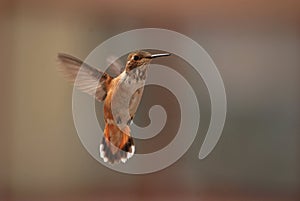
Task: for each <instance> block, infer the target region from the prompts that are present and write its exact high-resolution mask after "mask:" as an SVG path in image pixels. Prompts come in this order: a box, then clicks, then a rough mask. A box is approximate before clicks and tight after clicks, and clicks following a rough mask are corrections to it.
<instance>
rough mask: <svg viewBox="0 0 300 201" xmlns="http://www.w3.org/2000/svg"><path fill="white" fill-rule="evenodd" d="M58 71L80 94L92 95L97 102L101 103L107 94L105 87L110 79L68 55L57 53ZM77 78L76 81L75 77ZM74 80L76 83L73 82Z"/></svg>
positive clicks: (105, 74)
mask: <svg viewBox="0 0 300 201" xmlns="http://www.w3.org/2000/svg"><path fill="white" fill-rule="evenodd" d="M58 61H59V64H60V65H59V71H61V72H62V73H63V75H64V77H65V78H66V79H67V80H68V81H70V82H72V83H73V84H74V85H75V87H76V88H77V89H79V90H81V91H82V92H85V93H87V94H89V95H92V96H94V97H95V99H97V100H98V101H103V100H104V99H105V98H106V94H107V85H108V83H109V82H110V81H111V79H112V78H111V77H110V76H109V75H108V74H107V73H103V72H101V71H99V70H98V69H97V68H93V67H91V66H89V65H88V64H86V63H84V62H83V61H81V60H80V59H77V58H76V57H73V56H71V55H68V54H64V53H59V54H58ZM78 73H79V76H78V78H77V80H76V77H77V75H78ZM75 80H76V82H75Z"/></svg>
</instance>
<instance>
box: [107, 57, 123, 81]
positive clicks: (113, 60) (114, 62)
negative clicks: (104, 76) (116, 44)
mask: <svg viewBox="0 0 300 201" xmlns="http://www.w3.org/2000/svg"><path fill="white" fill-rule="evenodd" d="M106 62H107V64H109V68H107V71H106V72H107V73H109V75H110V76H112V77H117V76H118V75H120V74H121V73H122V72H123V70H124V67H123V65H122V64H121V62H120V60H119V59H118V58H117V57H116V56H110V57H108V58H107V59H106Z"/></svg>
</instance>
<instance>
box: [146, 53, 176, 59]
mask: <svg viewBox="0 0 300 201" xmlns="http://www.w3.org/2000/svg"><path fill="white" fill-rule="evenodd" d="M170 55H171V54H170V53H162V54H152V55H151V56H149V57H148V58H150V59H153V58H157V57H166V56H170Z"/></svg>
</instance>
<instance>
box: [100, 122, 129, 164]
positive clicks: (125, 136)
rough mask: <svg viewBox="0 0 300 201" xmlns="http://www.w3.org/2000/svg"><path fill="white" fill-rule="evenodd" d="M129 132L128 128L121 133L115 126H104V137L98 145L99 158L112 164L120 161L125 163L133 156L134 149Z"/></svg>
mask: <svg viewBox="0 0 300 201" xmlns="http://www.w3.org/2000/svg"><path fill="white" fill-rule="evenodd" d="M129 132H130V129H129V127H126V128H125V129H124V130H123V131H122V130H120V129H119V128H118V126H117V125H114V124H106V126H105V129H104V137H103V139H102V142H101V144H100V157H101V158H103V160H104V162H109V163H111V164H113V163H119V162H120V161H122V162H123V163H125V162H126V161H127V159H129V158H131V157H132V156H133V154H134V151H135V147H134V144H133V138H132V137H131V136H130V135H129Z"/></svg>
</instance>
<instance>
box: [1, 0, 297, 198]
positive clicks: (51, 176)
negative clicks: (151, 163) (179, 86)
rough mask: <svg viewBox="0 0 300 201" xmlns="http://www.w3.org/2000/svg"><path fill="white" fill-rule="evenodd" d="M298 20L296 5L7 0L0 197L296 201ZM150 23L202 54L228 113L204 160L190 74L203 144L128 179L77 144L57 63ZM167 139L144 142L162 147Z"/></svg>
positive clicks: (202, 93)
mask: <svg viewBox="0 0 300 201" xmlns="http://www.w3.org/2000/svg"><path fill="white" fill-rule="evenodd" d="M299 23H300V3H299V1H296V0H286V1H258V0H254V1H246V0H244V1H242V0H241V1H237V0H228V1H216V0H213V1H204V0H203V1H192V0H185V1H158V0H151V1H137V0H134V1H105V0H103V1H97V2H92V1H77V2H73V1H58V0H54V1H49V2H42V1H34V0H29V1H25V0H24V1H23V0H15V1H5V0H4V1H3V0H2V1H1V2H0V26H1V32H0V58H1V64H2V65H1V68H0V91H1V99H0V100H1V101H0V109H1V110H0V111H1V113H0V122H1V123H0V125H1V127H0V128H1V130H0V132H1V133H0V136H1V140H0V200H1V201H2V200H5V201H6V200H7V201H9V200H13V201H15V200H16V201H19V200H20V201H21V200H22V201H23V200H216V201H222V200H284V201H285V200H298V199H299V187H300V174H299V173H300V167H299V165H300V151H299V148H300V139H299V138H300V137H299V131H300V127H299V119H300V118H299V117H300V116H299V115H300V112H299V101H300V94H299V92H300V90H299V86H300V85H299V84H300V78H299V75H300V73H299V72H300V59H299V58H300V57H299V53H300V36H299V30H300V29H299ZM145 27H157V28H167V29H172V30H174V31H178V32H180V33H183V34H186V35H187V36H189V37H191V38H193V39H194V40H195V41H197V42H198V43H199V44H201V45H202V46H203V47H204V48H205V49H206V51H207V52H208V53H209V54H210V56H211V57H212V58H213V60H214V61H215V63H216V65H217V66H218V69H219V71H220V73H221V75H222V77H223V79H224V83H225V87H226V92H227V98H228V114H227V121H226V125H225V128H224V132H223V135H222V137H221V139H220V141H219V143H218V145H217V147H216V148H215V149H214V151H213V152H212V153H211V154H210V155H209V157H208V158H206V159H205V160H202V161H200V160H198V159H197V154H198V152H199V148H200V145H201V143H202V141H203V137H204V135H205V131H206V129H207V125H208V121H209V118H210V116H209V109H207V108H209V98H208V94H207V91H206V88H205V86H204V85H203V83H202V82H200V83H198V85H199V86H198V85H197V82H196V81H197V80H198V79H197V78H196V77H193V73H191V72H189V71H188V70H186V71H183V72H182V73H185V76H187V78H188V79H189V80H190V81H191V82H192V83H193V82H195V83H196V86H195V85H194V87H195V88H196V89H197V95H198V97H200V100H201V101H200V108H201V110H202V111H203V113H201V117H202V118H203V121H202V122H201V128H200V131H199V134H198V137H197V139H196V141H195V142H194V143H193V145H192V147H191V148H190V149H189V151H188V152H187V153H186V154H185V155H184V157H182V158H181V159H180V160H179V161H178V162H176V163H175V164H173V165H172V166H171V167H169V168H167V169H165V170H162V171H160V172H157V173H153V174H148V175H126V174H121V173H117V172H114V171H111V170H109V169H107V168H105V167H103V166H102V165H100V164H99V163H97V162H96V161H95V160H94V159H93V158H92V157H91V156H90V155H89V154H88V153H87V151H86V150H85V149H84V147H83V146H82V145H81V143H80V141H79V138H78V136H77V134H76V130H75V128H74V125H73V120H72V110H71V95H72V87H71V86H69V85H68V84H66V82H65V81H64V80H63V79H62V77H61V76H59V74H58V73H57V72H56V66H55V65H56V61H55V59H56V54H57V52H60V51H63V52H69V53H72V54H73V55H75V56H78V57H80V58H85V57H86V56H87V55H88V53H89V52H90V51H91V50H93V49H94V48H95V47H96V46H97V45H99V44H100V43H101V42H103V41H104V40H106V39H108V38H109V37H111V36H114V35H116V34H119V33H121V32H124V31H128V30H131V29H135V28H145ZM171 64H172V66H173V67H174V68H178V69H180V67H182V66H185V64H184V63H180V61H178V62H177V61H175V60H174V61H173V62H172V61H171ZM181 69H184V68H181ZM152 90H154V89H152ZM150 91H151V90H148V92H146V94H145V96H144V99H143V102H144V103H145V104H147V101H150V98H149V97H151V96H149V94H151V93H150ZM162 92H163V91H162V90H157V91H156V93H157V94H158V95H159V94H160V93H162ZM153 93H154V92H153ZM147 97H148V98H147ZM165 103H166V101H165V102H164V101H163V102H162V104H165ZM174 104H175V103H174ZM171 105H172V104H171ZM175 105H176V104H175ZM97 106H99V107H100V108H101V106H102V105H101V104H97ZM145 112H146V111H143V110H140V111H139V113H138V115H140V116H142V115H143V114H145ZM165 133H169V132H167V131H166V132H165ZM162 135H163V133H162ZM171 138H172V136H171V137H170V136H169V137H163V138H162V139H163V140H158V138H157V139H153V141H152V142H151V141H149V143H144V142H141V143H140V147H144V151H149V150H150V149H151V148H153V147H152V145H153V146H154V149H156V148H157V149H158V148H160V146H162V145H163V144H164V143H167V140H170V139H171ZM160 143H161V144H160ZM155 146H156V147H155ZM141 149H142V151H143V148H141Z"/></svg>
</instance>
